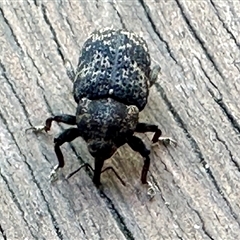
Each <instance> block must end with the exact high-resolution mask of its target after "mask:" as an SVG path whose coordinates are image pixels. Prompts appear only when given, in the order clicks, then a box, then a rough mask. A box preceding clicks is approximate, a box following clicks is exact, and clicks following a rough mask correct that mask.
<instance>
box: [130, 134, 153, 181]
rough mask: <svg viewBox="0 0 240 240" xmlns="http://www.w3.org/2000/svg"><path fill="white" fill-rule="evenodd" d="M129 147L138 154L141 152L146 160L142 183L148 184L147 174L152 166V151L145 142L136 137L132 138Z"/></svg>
mask: <svg viewBox="0 0 240 240" xmlns="http://www.w3.org/2000/svg"><path fill="white" fill-rule="evenodd" d="M127 143H128V145H129V146H130V147H131V148H132V149H133V150H134V151H136V152H139V153H140V154H141V156H142V157H143V158H144V164H143V168H142V175H141V181H142V183H143V184H146V183H147V173H148V170H149V166H150V157H149V155H150V151H149V150H148V149H147V148H146V146H145V144H144V143H143V141H142V140H141V139H140V138H139V137H136V136H131V137H130V138H129V139H128V141H127Z"/></svg>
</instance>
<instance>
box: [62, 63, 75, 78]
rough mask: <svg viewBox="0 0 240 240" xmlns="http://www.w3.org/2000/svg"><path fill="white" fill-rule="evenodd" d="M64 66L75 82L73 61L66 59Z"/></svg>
mask: <svg viewBox="0 0 240 240" xmlns="http://www.w3.org/2000/svg"><path fill="white" fill-rule="evenodd" d="M64 66H65V68H66V73H67V76H68V77H69V78H70V79H71V80H72V81H73V82H74V80H75V76H76V74H75V71H74V68H73V66H72V64H71V62H70V61H69V60H68V59H65V60H64Z"/></svg>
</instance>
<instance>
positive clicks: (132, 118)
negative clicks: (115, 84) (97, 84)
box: [76, 98, 139, 159]
mask: <svg viewBox="0 0 240 240" xmlns="http://www.w3.org/2000/svg"><path fill="white" fill-rule="evenodd" d="M138 113H139V111H138V108H137V107H136V106H126V105H125V104H122V103H119V102H117V101H115V100H113V99H111V98H106V99H101V100H88V99H87V98H83V99H82V100H80V102H79V105H78V108H77V114H76V123H77V126H78V129H79V130H80V132H81V136H82V137H83V138H84V140H85V141H86V142H87V143H88V149H89V152H90V153H91V154H92V156H94V157H95V154H96V153H97V154H98V155H99V154H100V155H101V156H102V157H103V158H104V159H106V158H109V157H111V156H112V154H113V153H114V152H115V151H116V150H117V148H118V147H120V146H122V145H123V144H124V143H126V139H127V137H128V136H131V135H132V134H133V133H134V130H135V128H136V125H137V123H138ZM106 147H108V148H109V150H107V149H106ZM101 149H102V150H101Z"/></svg>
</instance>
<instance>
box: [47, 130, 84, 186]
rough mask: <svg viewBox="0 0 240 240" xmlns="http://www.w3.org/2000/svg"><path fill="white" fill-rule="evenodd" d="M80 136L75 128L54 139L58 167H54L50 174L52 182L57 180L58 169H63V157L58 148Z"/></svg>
mask: <svg viewBox="0 0 240 240" xmlns="http://www.w3.org/2000/svg"><path fill="white" fill-rule="evenodd" d="M79 136H80V132H79V130H78V129H77V128H69V129H67V130H65V131H64V132H63V133H61V134H60V135H59V136H58V137H57V138H54V144H55V145H54V150H55V153H56V155H57V159H58V165H56V166H55V167H54V169H53V170H52V172H51V173H50V180H51V181H52V182H53V181H55V180H57V179H58V171H59V169H61V168H63V167H64V157H63V154H62V151H61V149H60V146H61V145H63V144H64V143H65V142H71V141H73V140H74V139H75V138H77V137H79Z"/></svg>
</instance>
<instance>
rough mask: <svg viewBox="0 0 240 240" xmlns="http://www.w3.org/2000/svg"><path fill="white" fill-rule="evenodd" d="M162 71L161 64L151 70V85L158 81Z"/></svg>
mask: <svg viewBox="0 0 240 240" xmlns="http://www.w3.org/2000/svg"><path fill="white" fill-rule="evenodd" d="M160 71H161V68H160V66H159V65H155V66H154V67H153V69H152V70H151V72H150V75H149V82H150V87H151V86H152V85H153V84H154V83H155V82H156V81H157V78H158V75H159V73H160Z"/></svg>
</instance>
